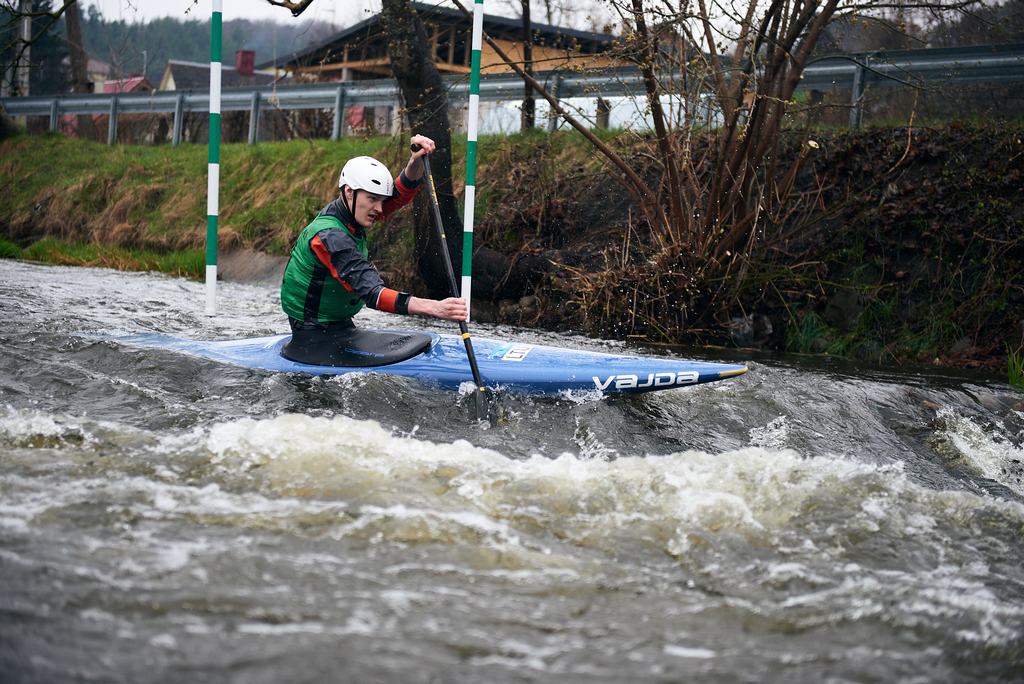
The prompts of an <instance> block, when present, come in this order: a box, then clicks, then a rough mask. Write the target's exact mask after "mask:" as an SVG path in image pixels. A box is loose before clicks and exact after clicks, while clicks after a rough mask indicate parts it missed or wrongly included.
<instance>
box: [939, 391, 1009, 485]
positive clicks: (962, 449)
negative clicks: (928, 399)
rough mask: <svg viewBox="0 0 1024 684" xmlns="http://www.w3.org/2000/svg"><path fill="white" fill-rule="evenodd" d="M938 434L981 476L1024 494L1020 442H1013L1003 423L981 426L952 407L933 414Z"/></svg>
mask: <svg viewBox="0 0 1024 684" xmlns="http://www.w3.org/2000/svg"><path fill="white" fill-rule="evenodd" d="M936 418H937V419H938V421H939V423H940V425H941V428H940V429H939V432H938V437H939V438H940V439H941V440H942V441H943V442H945V444H947V445H949V446H950V447H952V448H953V449H954V450H955V451H956V453H957V454H958V455H959V456H960V457H961V458H962V459H963V460H964V461H966V462H967V463H968V464H969V465H970V466H972V467H973V468H974V469H976V470H977V471H978V473H980V474H981V475H982V476H983V477H987V478H989V479H991V480H995V481H996V482H999V483H1000V484H1002V485H1005V486H1006V487H1008V488H1009V489H1011V490H1013V491H1014V492H1016V493H1017V494H1020V495H1022V496H1024V446H1017V445H1015V444H1014V443H1013V442H1012V441H1011V436H1010V435H1009V434H1008V433H1007V431H1006V430H1005V427H1003V426H998V425H997V426H993V427H992V428H990V430H985V429H984V428H982V426H980V425H978V423H976V422H975V421H974V420H973V419H972V418H970V417H968V416H963V415H961V414H959V413H958V412H957V411H956V410H954V409H952V408H943V409H940V410H939V412H938V414H937V415H936Z"/></svg>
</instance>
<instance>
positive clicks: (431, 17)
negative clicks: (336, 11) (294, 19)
mask: <svg viewBox="0 0 1024 684" xmlns="http://www.w3.org/2000/svg"><path fill="white" fill-rule="evenodd" d="M411 4H412V6H413V8H414V9H415V10H416V12H417V14H419V15H420V17H421V18H422V19H423V20H424V22H431V21H433V22H435V23H444V24H446V25H449V26H451V25H461V26H463V27H464V28H466V29H467V30H468V29H470V28H471V27H472V24H473V21H472V19H471V18H468V17H466V15H465V14H463V13H462V11H461V10H458V9H455V8H450V7H438V6H435V5H428V4H425V3H422V2H413V3H411ZM380 24H381V14H379V13H378V14H375V15H373V16H372V17H370V18H369V19H366V20H364V21H361V22H359V23H358V24H355V25H354V26H350V27H349V28H347V29H344V30H342V31H340V32H338V33H336V34H334V35H333V36H331V37H329V38H327V39H326V40H323V41H321V42H320V43H317V44H315V45H313V46H311V47H307V48H305V49H303V50H298V51H296V52H293V53H291V54H289V55H284V56H282V57H278V58H277V59H274V60H270V61H268V62H263V63H262V64H258V65H256V68H258V69H269V68H273V67H279V68H280V67H287V66H301V65H310V64H322V63H326V62H330V61H337V59H338V58H339V57H340V56H341V49H340V48H341V47H342V46H343V45H345V44H346V43H350V42H354V41H356V40H359V39H360V38H362V39H366V38H369V37H370V35H371V34H375V33H380V32H381V31H382V30H383V29H382V28H381V26H380ZM484 30H485V31H486V32H487V34H488V35H490V36H491V37H492V38H505V39H511V40H513V41H517V42H518V41H521V40H522V32H523V24H522V20H520V19H511V18H509V17H499V16H495V15H492V14H485V15H484ZM533 35H534V44H535V45H546V46H549V47H558V48H571V49H575V50H578V51H581V52H585V53H595V52H603V51H605V50H607V49H608V48H610V47H611V45H612V42H613V41H614V40H615V39H616V37H615V36H613V35H610V34H607V33H594V32H592V31H578V30H576V29H571V28H565V27H562V26H552V25H549V24H538V23H534V24H533Z"/></svg>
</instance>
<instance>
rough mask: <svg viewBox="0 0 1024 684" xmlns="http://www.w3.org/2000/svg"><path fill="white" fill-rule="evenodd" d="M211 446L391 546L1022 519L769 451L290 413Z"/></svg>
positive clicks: (234, 466) (660, 542) (893, 469)
mask: <svg viewBox="0 0 1024 684" xmlns="http://www.w3.org/2000/svg"><path fill="white" fill-rule="evenodd" d="M207 448H208V449H209V451H210V452H211V460H213V461H214V462H215V463H216V464H217V465H218V466H219V467H220V468H222V469H223V471H224V472H225V473H235V472H237V470H238V469H239V468H244V469H246V470H247V471H248V472H249V473H250V474H251V475H255V476H258V477H259V478H260V479H259V481H260V482H261V483H262V486H264V487H267V488H269V490H271V491H276V492H279V493H284V494H288V495H292V496H299V497H309V498H311V499H327V500H341V501H348V502H351V503H352V504H353V507H354V508H353V509H352V512H353V515H355V516H356V517H357V521H356V522H354V523H351V525H350V527H349V528H347V529H346V528H338V529H339V532H340V533H342V534H345V533H347V532H351V531H356V530H359V529H369V528H373V529H375V530H376V531H377V532H378V533H381V534H383V535H384V539H387V538H388V537H387V535H388V534H389V530H391V532H393V533H394V534H396V535H397V536H396V539H403V540H406V541H408V540H411V539H412V538H417V539H420V540H421V541H427V540H431V539H434V540H447V541H449V542H450V543H461V542H466V543H477V542H479V541H480V540H484V541H485V542H486V543H488V544H491V545H494V546H498V547H503V548H508V547H511V546H516V545H520V546H523V547H529V548H530V550H531V551H535V552H540V553H544V552H545V551H547V552H548V553H550V549H548V548H547V547H546V546H545V545H544V544H538V543H537V542H536V539H538V536H537V534H529V535H525V536H524V535H523V534H521V533H519V532H517V531H518V530H523V529H531V530H533V531H534V532H536V531H537V530H538V528H539V529H540V530H546V531H547V532H549V533H551V534H554V535H556V536H557V537H558V538H560V539H564V540H568V541H569V542H571V543H575V544H582V545H585V546H594V547H598V548H603V549H607V550H609V551H614V550H615V549H617V548H618V547H619V545H620V544H621V543H622V542H623V541H624V540H628V541H629V542H630V543H641V544H647V545H651V546H653V547H654V548H656V549H661V550H662V551H667V552H669V553H671V554H673V555H684V554H686V553H687V552H688V551H689V550H690V548H691V546H692V544H693V543H694V542H695V541H703V540H706V539H707V538H708V537H709V536H710V537H712V538H713V537H715V536H720V535H723V534H726V535H727V534H738V535H740V536H741V537H745V538H747V539H749V540H751V541H756V540H759V541H764V542H769V543H775V542H776V541H777V539H776V535H777V533H778V532H779V531H780V530H782V529H785V528H786V527H787V526H788V525H789V523H790V521H791V520H792V519H794V518H797V517H800V516H802V515H804V514H805V513H806V511H807V510H811V509H808V508H807V507H808V506H811V507H812V509H813V507H817V506H821V505H827V504H829V502H831V501H834V500H836V499H837V498H844V497H845V499H844V500H848V501H847V504H849V503H853V505H856V506H858V507H859V509H860V510H859V512H857V513H856V514H855V515H854V516H852V517H851V518H850V519H846V518H843V519H841V520H839V521H838V522H837V523H836V524H839V525H843V526H846V527H850V529H855V530H857V531H872V530H878V529H880V528H881V527H883V526H885V527H888V528H892V527H893V525H898V526H899V529H897V530H895V531H896V532H898V533H899V534H906V535H920V534H927V533H928V532H929V531H930V530H932V529H933V528H934V526H935V524H936V519H937V518H942V519H945V520H947V521H948V520H953V521H956V520H957V519H958V516H961V515H969V514H971V513H973V511H974V510H976V509H977V508H979V507H991V506H994V507H996V508H998V509H999V510H1000V511H1001V512H1002V513H1004V514H1007V515H1010V516H1011V517H1012V518H1013V519H1015V520H1019V519H1021V518H1022V517H1024V516H1022V514H1021V510H1020V509H1021V507H1020V506H1016V507H1014V506H1015V505H1012V504H1010V503H1009V502H998V501H994V500H990V499H986V498H982V497H978V496H975V495H973V494H969V493H967V492H936V491H934V490H930V489H927V488H925V487H923V486H921V485H918V484H916V483H915V482H913V481H912V480H911V479H909V478H908V477H907V475H906V474H905V473H904V472H903V467H902V465H900V464H890V465H877V464H872V463H862V462H857V461H854V460H851V459H847V458H840V457H815V458H804V457H802V456H800V455H799V454H798V453H796V452H794V451H791V450H772V449H767V448H764V447H749V448H745V449H739V450H735V451H728V452H724V453H720V454H708V453H704V452H697V451H688V452H680V453H674V454H668V455H664V456H648V457H621V458H618V459H616V460H614V461H605V460H601V459H590V460H587V459H580V458H578V457H576V456H574V455H571V454H561V455H557V456H555V457H549V456H546V455H540V454H538V455H534V456H532V457H530V458H528V459H525V460H515V459H510V458H507V457H506V456H504V455H502V454H501V453H498V452H496V451H493V450H490V449H484V448H480V447H475V446H473V445H471V444H469V443H467V442H465V441H462V440H458V441H455V442H452V443H450V444H444V443H441V444H435V443H432V442H428V441H425V440H420V439H415V438H412V437H408V436H403V435H397V434H394V433H393V432H391V431H388V430H385V429H384V428H382V427H381V426H380V425H379V424H378V423H376V422H374V421H360V420H354V419H350V418H346V417H341V416H339V417H334V418H313V417H309V416H304V415H291V414H289V415H282V416H279V417H277V418H273V419H269V420H252V419H244V420H239V421H234V422H230V423H222V424H219V425H216V426H214V427H213V428H212V429H211V430H210V432H209V436H208V438H207ZM1007 506H1009V508H1007ZM454 512H461V513H462V514H463V515H453V513H454ZM469 513H471V514H472V515H470V516H469V517H467V516H466V515H465V514H469ZM360 516H368V518H369V519H368V520H362V519H359V518H360ZM384 520H386V521H389V524H382V521H384ZM484 521H489V522H490V524H485V523H484ZM410 525H411V527H410ZM494 525H497V526H496V527H495V526H494ZM367 526H369V528H367ZM413 528H416V531H415V533H414V534H413V533H411V532H410V530H411V529H413ZM410 534H412V535H413V536H412V537H410V536H409V535H410ZM418 534H422V536H421V537H416V535H418ZM531 540H532V541H531Z"/></svg>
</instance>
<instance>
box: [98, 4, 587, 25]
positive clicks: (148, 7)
mask: <svg viewBox="0 0 1024 684" xmlns="http://www.w3.org/2000/svg"><path fill="white" fill-rule="evenodd" d="M420 2H428V3H437V4H439V5H442V6H446V7H452V8H454V4H453V3H452V2H451V1H450V0H420ZM82 3H83V5H84V6H86V7H87V6H89V5H95V6H97V7H99V9H100V12H102V13H103V16H104V18H106V19H108V20H123V21H126V22H129V23H146V22H148V21H151V20H153V19H156V18H158V17H177V18H179V19H191V18H192V17H197V18H199V17H202V18H205V17H208V16H210V11H211V9H210V8H211V7H212V4H213V3H212V1H211V0H199V2H198V3H196V2H195V0H82ZM223 3H224V20H225V21H227V20H229V19H239V18H246V19H273V20H276V21H279V22H281V23H285V22H288V21H294V19H293V18H292V15H291V12H289V11H288V10H286V9H284V8H283V7H274V6H272V5H270V3H268V2H267V1H266V0H223ZM380 3H381V0H316V2H314V3H313V4H312V5H311V6H310V7H309V8H308V9H306V11H305V12H303V13H302V16H301V17H300V18H299V21H307V20H310V19H313V20H316V21H322V22H325V23H328V24H334V25H335V26H337V27H338V28H344V27H347V26H351V25H353V24H355V23H358V22H360V21H362V20H363V19H368V18H369V17H371V16H372V15H374V14H376V13H377V12H379V11H380ZM463 4H464V5H466V6H467V7H472V0H463ZM554 5H555V7H556V8H557V7H563V8H565V9H562V10H559V11H558V12H557V16H555V17H552V19H553V23H555V24H561V25H566V26H572V27H574V28H581V29H587V28H589V22H588V21H587V20H586V19H587V17H588V16H589V14H590V13H591V12H597V14H598V15H601V16H604V15H605V14H607V12H606V11H603V10H604V8H603V7H602V3H601V2H600V1H599V0H580V1H579V2H575V3H574V2H566V1H565V0H562V1H561V2H556V3H554ZM541 7H543V5H542V4H541V3H534V10H533V12H534V15H533V20H534V21H535V22H540V23H544V21H545V17H544V12H543V11H542V9H541ZM484 11H485V12H486V13H487V14H497V15H501V16H505V17H518V16H519V13H520V12H521V9H520V0H485V3H484ZM605 20H606V19H605Z"/></svg>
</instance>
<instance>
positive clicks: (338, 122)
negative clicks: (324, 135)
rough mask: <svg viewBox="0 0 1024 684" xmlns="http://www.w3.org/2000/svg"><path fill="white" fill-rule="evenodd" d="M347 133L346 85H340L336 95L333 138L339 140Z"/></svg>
mask: <svg viewBox="0 0 1024 684" xmlns="http://www.w3.org/2000/svg"><path fill="white" fill-rule="evenodd" d="M344 133H345V86H343V85H340V86H338V92H337V94H336V95H335V96H334V128H333V129H332V130H331V140H338V139H340V138H341V136H342V135H343V134H344Z"/></svg>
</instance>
